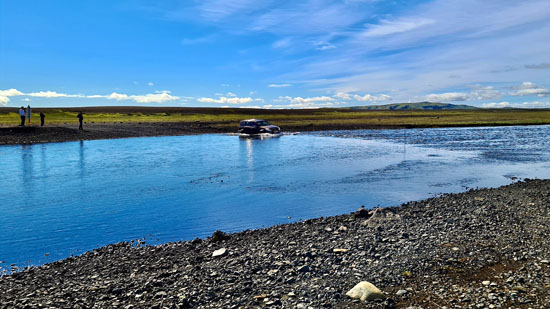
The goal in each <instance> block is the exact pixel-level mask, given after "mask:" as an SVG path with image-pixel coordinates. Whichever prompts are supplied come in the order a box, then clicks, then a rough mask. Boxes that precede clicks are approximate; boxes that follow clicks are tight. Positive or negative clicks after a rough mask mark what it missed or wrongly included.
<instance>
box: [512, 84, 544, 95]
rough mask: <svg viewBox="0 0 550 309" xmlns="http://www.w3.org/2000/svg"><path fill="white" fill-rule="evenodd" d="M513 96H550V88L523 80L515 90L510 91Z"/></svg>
mask: <svg viewBox="0 0 550 309" xmlns="http://www.w3.org/2000/svg"><path fill="white" fill-rule="evenodd" d="M511 95H515V96H527V95H538V96H539V97H545V96H550V89H546V88H543V87H540V86H538V85H536V84H534V83H532V82H523V83H522V84H521V86H519V89H518V90H517V91H516V92H513V93H511Z"/></svg>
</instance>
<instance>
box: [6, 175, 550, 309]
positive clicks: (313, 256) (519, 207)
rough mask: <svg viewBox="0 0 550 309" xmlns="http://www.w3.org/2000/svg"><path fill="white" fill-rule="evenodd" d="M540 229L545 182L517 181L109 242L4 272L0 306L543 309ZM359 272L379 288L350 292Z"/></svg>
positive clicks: (549, 196)
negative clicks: (314, 215)
mask: <svg viewBox="0 0 550 309" xmlns="http://www.w3.org/2000/svg"><path fill="white" fill-rule="evenodd" d="M548 235H550V180H525V181H522V182H517V183H514V184H512V185H508V186H504V187H500V188H496V189H478V190H470V191H468V192H465V193H460V194H446V195H443V196H441V197H437V198H430V199H427V200H423V201H419V202H410V203H407V204H403V205H401V206H399V207H390V208H380V209H371V210H369V209H360V210H358V211H357V212H355V213H352V214H348V215H341V216H335V217H328V218H318V219H312V220H306V221H302V222H297V223H292V224H285V225H278V226H273V227H270V228H266V229H259V230H252V231H250V230H247V231H243V232H240V233H235V234H229V235H226V234H224V233H223V232H216V233H214V234H213V236H212V237H209V238H207V239H202V240H201V239H195V240H193V241H188V242H177V243H168V244H164V245H159V246H148V245H146V244H143V243H141V242H140V241H136V242H133V243H118V244H113V245H109V246H106V247H102V248H99V249H96V250H94V251H91V252H87V253H84V254H83V255H81V256H78V257H71V258H68V259H65V260H62V261H58V262H54V263H51V264H46V265H42V266H40V267H36V268H28V269H25V270H23V271H20V272H17V273H14V274H11V275H4V276H2V277H0V307H1V308H38V307H45V308H256V307H270V308H383V307H389V308H391V307H410V306H419V307H422V308H439V307H441V308H443V307H446V308H511V307H516V308H548V304H550V265H549V262H548V261H549V260H550V240H549V237H548ZM219 249H225V252H223V251H224V250H220V251H218V252H217V253H218V254H220V255H219V256H213V253H214V251H216V250H219ZM335 249H339V250H335ZM363 280H365V281H369V282H371V283H373V284H374V285H376V286H377V287H378V288H380V289H381V290H382V291H383V292H384V293H385V295H386V296H387V298H386V299H385V300H376V301H368V302H366V303H360V302H359V301H358V300H352V299H350V298H348V297H347V296H346V295H345V294H346V292H347V291H348V290H349V289H351V288H352V287H353V286H354V285H355V284H356V283H358V282H359V281H363Z"/></svg>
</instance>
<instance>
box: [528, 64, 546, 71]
mask: <svg viewBox="0 0 550 309" xmlns="http://www.w3.org/2000/svg"><path fill="white" fill-rule="evenodd" d="M525 68H526V69H532V70H548V69H550V63H539V64H526V65H525Z"/></svg>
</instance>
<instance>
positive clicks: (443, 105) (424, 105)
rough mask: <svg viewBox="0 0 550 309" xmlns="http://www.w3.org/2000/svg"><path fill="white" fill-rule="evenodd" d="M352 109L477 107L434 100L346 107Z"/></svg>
mask: <svg viewBox="0 0 550 309" xmlns="http://www.w3.org/2000/svg"><path fill="white" fill-rule="evenodd" d="M344 108H345V109H352V110H441V109H477V107H474V106H470V105H456V104H449V103H433V102H418V103H395V104H385V105H366V106H351V107H344Z"/></svg>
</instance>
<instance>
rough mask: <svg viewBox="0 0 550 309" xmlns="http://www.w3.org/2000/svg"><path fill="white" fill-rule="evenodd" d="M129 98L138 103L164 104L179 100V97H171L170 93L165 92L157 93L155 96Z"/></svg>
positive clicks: (133, 96)
mask: <svg viewBox="0 0 550 309" xmlns="http://www.w3.org/2000/svg"><path fill="white" fill-rule="evenodd" d="M130 98H131V99H132V100H134V101H136V102H138V103H165V102H169V101H175V100H177V99H179V97H177V96H173V95H171V94H170V91H167V90H164V91H159V92H157V93H155V94H152V93H150V94H146V95H132V96H130Z"/></svg>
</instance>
